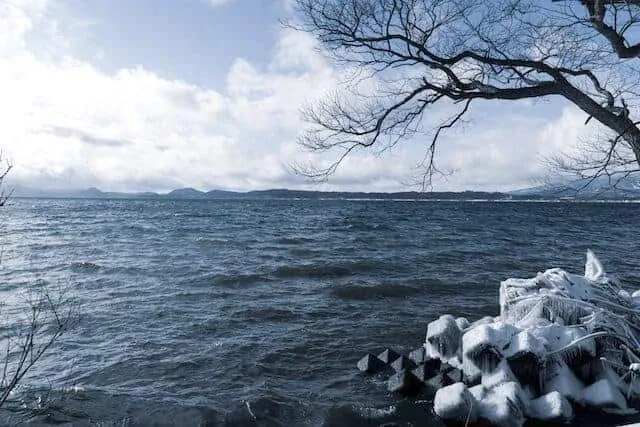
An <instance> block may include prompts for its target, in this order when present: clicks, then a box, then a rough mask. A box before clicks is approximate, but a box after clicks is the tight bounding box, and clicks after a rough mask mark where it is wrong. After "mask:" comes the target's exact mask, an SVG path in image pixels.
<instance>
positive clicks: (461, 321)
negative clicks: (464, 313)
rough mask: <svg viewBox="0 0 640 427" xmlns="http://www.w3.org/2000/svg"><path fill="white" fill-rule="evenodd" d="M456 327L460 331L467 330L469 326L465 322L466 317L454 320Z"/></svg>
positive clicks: (467, 322)
mask: <svg viewBox="0 0 640 427" xmlns="http://www.w3.org/2000/svg"><path fill="white" fill-rule="evenodd" d="M456 325H458V328H459V329H460V330H461V331H464V330H465V329H467V328H468V327H469V325H470V323H469V321H468V320H467V318H466V317H458V318H457V319H456Z"/></svg>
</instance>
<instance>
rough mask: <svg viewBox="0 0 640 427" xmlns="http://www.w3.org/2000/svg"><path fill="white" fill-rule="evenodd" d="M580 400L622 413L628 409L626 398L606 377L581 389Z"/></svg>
mask: <svg viewBox="0 0 640 427" xmlns="http://www.w3.org/2000/svg"><path fill="white" fill-rule="evenodd" d="M582 401H583V402H584V403H586V404H587V405H591V406H596V407H598V408H602V409H605V410H610V411H612V412H620V413H624V412H625V411H627V410H628V408H627V400H626V399H625V397H624V396H623V395H622V393H621V392H620V390H618V388H616V387H614V386H613V384H611V382H610V381H608V380H607V379H602V380H600V381H597V382H595V383H593V384H591V385H590V386H588V387H586V388H585V389H584V390H583V391H582Z"/></svg>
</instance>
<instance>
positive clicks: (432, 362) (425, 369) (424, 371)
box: [412, 359, 441, 381]
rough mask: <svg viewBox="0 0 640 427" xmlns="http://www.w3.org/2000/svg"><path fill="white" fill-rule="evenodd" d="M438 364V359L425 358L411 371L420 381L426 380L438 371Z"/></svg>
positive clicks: (439, 363)
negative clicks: (423, 361)
mask: <svg viewBox="0 0 640 427" xmlns="http://www.w3.org/2000/svg"><path fill="white" fill-rule="evenodd" d="M440 365H441V362H440V359H427V360H426V361H425V363H422V364H420V365H418V366H417V367H416V368H415V369H414V370H413V371H412V372H413V374H414V375H415V376H416V377H418V379H419V380H420V381H426V380H428V379H429V378H432V377H434V376H436V375H437V374H438V373H440V371H439V370H440Z"/></svg>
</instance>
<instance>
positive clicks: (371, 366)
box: [357, 353, 387, 374]
mask: <svg viewBox="0 0 640 427" xmlns="http://www.w3.org/2000/svg"><path fill="white" fill-rule="evenodd" d="M357 367H358V369H359V370H360V371H362V372H366V373H368V374H376V373H378V372H381V371H383V370H384V369H385V368H386V367H387V365H385V363H384V362H383V361H382V360H380V359H379V358H378V357H377V356H374V355H373V354H371V353H368V354H366V355H365V356H364V357H363V358H362V359H360V360H359V361H358V363H357Z"/></svg>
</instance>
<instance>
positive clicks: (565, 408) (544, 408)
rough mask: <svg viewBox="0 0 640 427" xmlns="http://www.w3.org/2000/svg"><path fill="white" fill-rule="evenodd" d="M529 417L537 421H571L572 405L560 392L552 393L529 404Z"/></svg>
mask: <svg viewBox="0 0 640 427" xmlns="http://www.w3.org/2000/svg"><path fill="white" fill-rule="evenodd" d="M527 415H528V416H529V417H531V418H534V419H537V420H564V421H566V420H570V419H571V418H572V417H573V407H572V406H571V403H570V402H569V401H568V400H567V399H566V398H565V397H564V396H563V395H562V394H560V393H559V392H557V391H552V392H550V393H547V394H545V395H543V396H540V397H538V398H537V399H533V400H532V401H530V402H529V406H528V408H527Z"/></svg>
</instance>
